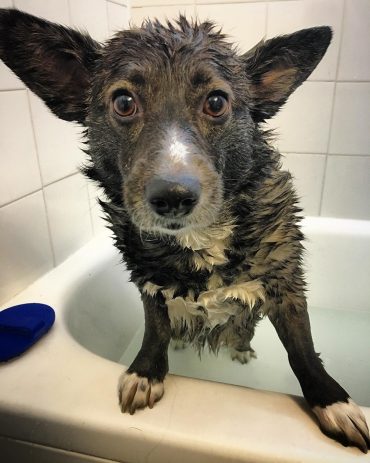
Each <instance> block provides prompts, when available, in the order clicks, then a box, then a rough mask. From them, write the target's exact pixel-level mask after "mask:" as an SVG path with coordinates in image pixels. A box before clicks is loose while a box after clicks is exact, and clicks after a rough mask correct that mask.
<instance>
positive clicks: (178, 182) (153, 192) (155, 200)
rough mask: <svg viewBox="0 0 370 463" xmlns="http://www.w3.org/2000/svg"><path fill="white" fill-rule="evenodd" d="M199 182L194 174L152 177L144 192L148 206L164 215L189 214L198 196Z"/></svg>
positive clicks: (179, 215) (178, 215) (177, 215)
mask: <svg viewBox="0 0 370 463" xmlns="http://www.w3.org/2000/svg"><path fill="white" fill-rule="evenodd" d="M200 191H201V187H200V183H199V180H198V179H197V178H196V177H194V176H171V177H165V178H162V177H154V178H153V179H152V180H151V181H150V182H149V183H148V185H147V187H146V190H145V193H146V199H147V201H148V203H149V204H150V207H151V208H152V209H153V211H154V212H156V213H157V214H159V215H161V216H164V217H182V216H185V215H188V214H190V212H191V211H192V210H193V209H194V207H195V206H196V204H197V202H198V201H199V197H200Z"/></svg>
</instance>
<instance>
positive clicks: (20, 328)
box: [0, 303, 55, 362]
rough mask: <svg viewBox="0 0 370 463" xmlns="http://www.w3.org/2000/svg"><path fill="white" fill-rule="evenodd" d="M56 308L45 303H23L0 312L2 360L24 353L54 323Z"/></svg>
mask: <svg viewBox="0 0 370 463" xmlns="http://www.w3.org/2000/svg"><path fill="white" fill-rule="evenodd" d="M54 320H55V312H54V310H53V309H52V308H51V307H49V306H48V305H45V304H37V303H30V304H21V305H15V306H14V307H9V308H8V309H5V310H2V311H1V312H0V362H5V361H6V360H10V359H11V358H13V357H18V356H19V355H21V354H23V352H24V351H26V350H27V349H28V348H29V347H31V346H32V345H33V344H35V342H36V341H38V340H39V339H40V338H41V336H43V335H44V334H45V333H46V332H47V331H48V330H49V329H50V328H51V327H52V325H53V323H54Z"/></svg>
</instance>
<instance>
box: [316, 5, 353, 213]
mask: <svg viewBox="0 0 370 463" xmlns="http://www.w3.org/2000/svg"><path fill="white" fill-rule="evenodd" d="M345 9H346V0H343V8H342V17H341V27H340V38H339V46H338V61H337V66H336V69H335V81H334V89H333V103H332V108H331V114H330V125H329V134H328V143H327V146H326V156H325V164H324V172H323V176H322V186H321V194H320V204H319V206H320V207H319V216H322V209H323V200H324V192H325V183H326V177H327V170H328V161H329V151H330V142H331V138H332V131H333V120H334V108H335V103H336V96H337V83H338V80H337V79H338V73H339V65H340V57H341V52H342V43H343V31H344V18H345Z"/></svg>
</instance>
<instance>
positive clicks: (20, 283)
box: [0, 191, 53, 303]
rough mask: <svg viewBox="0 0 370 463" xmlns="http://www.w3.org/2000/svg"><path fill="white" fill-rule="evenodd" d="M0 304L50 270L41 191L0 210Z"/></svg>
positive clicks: (50, 255) (50, 264) (51, 259)
mask: <svg viewBox="0 0 370 463" xmlns="http://www.w3.org/2000/svg"><path fill="white" fill-rule="evenodd" d="M0 256H1V259H0V303H3V302H5V301H7V300H8V299H10V298H11V297H12V296H14V295H15V294H16V293H18V292H19V291H21V290H22V289H24V288H25V287H26V286H28V285H29V284H31V283H32V282H33V281H34V280H36V279H37V278H39V277H40V276H41V275H43V274H44V273H46V272H47V271H49V270H50V269H51V268H52V267H53V257H52V251H51V244H50V240H49V234H48V227H47V221H46V214H45V205H44V199H43V196H42V192H41V191H38V192H37V193H34V194H32V195H29V196H27V197H25V198H22V199H20V200H18V201H15V202H14V203H11V204H9V205H7V206H4V207H2V208H0Z"/></svg>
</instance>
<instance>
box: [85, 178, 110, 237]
mask: <svg viewBox="0 0 370 463" xmlns="http://www.w3.org/2000/svg"><path fill="white" fill-rule="evenodd" d="M87 189H88V193H89V201H90V213H91V218H92V227H93V232H94V236H98V235H101V234H105V235H109V236H111V235H112V234H113V232H111V231H110V230H109V229H108V228H107V227H106V226H107V225H108V223H107V222H106V221H105V220H104V219H103V217H105V214H104V212H103V210H102V208H101V207H100V205H99V203H98V198H101V199H103V200H104V199H105V195H104V193H103V190H102V189H100V188H98V187H97V186H95V182H92V181H91V180H87Z"/></svg>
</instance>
